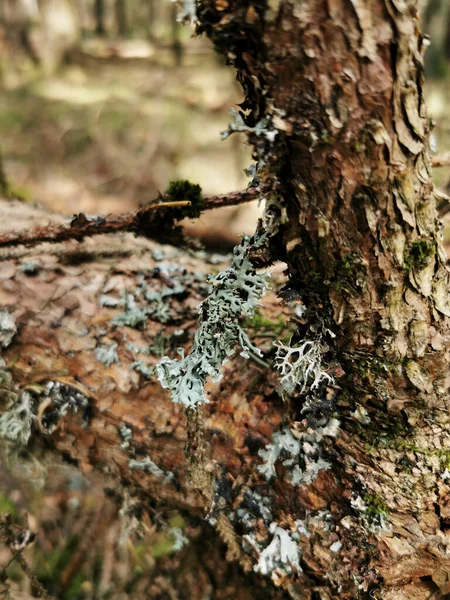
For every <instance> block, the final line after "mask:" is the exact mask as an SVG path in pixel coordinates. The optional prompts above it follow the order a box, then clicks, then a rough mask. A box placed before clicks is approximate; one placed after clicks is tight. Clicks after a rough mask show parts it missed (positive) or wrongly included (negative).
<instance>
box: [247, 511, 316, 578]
mask: <svg viewBox="0 0 450 600" xmlns="http://www.w3.org/2000/svg"><path fill="white" fill-rule="evenodd" d="M295 526H296V529H297V531H296V532H291V531H286V529H283V528H282V527H280V526H279V524H278V523H275V522H274V523H271V524H270V526H269V531H270V533H271V534H272V540H271V542H270V544H269V545H268V546H266V548H264V549H263V550H262V551H261V552H260V554H259V559H258V562H257V564H256V565H255V566H254V567H253V570H254V571H255V572H256V573H261V575H265V576H270V575H272V574H273V573H274V572H275V571H279V570H281V571H282V572H284V573H286V574H291V573H292V572H293V571H296V572H297V573H300V572H301V571H302V568H301V566H300V562H299V561H300V547H299V544H298V539H299V534H303V535H306V536H307V537H309V534H308V532H307V531H306V529H305V527H304V526H303V523H302V522H301V521H296V522H295ZM246 537H247V539H248V536H246ZM253 545H254V543H253Z"/></svg>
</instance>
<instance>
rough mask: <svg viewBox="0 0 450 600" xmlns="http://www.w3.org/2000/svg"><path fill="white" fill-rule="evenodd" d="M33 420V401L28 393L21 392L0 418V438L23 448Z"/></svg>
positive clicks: (28, 436) (34, 417)
mask: <svg viewBox="0 0 450 600" xmlns="http://www.w3.org/2000/svg"><path fill="white" fill-rule="evenodd" d="M35 419H36V416H35V414H34V403H33V399H32V397H31V395H30V394H29V393H28V392H22V393H21V394H20V395H19V396H18V398H17V399H14V400H11V401H10V402H9V403H8V405H7V406H6V410H5V412H4V413H2V415H1V416H0V438H2V439H6V440H9V441H11V442H17V443H18V444H21V445H24V446H25V445H26V444H27V443H28V440H29V438H30V435H31V427H32V425H33V423H34V421H35Z"/></svg>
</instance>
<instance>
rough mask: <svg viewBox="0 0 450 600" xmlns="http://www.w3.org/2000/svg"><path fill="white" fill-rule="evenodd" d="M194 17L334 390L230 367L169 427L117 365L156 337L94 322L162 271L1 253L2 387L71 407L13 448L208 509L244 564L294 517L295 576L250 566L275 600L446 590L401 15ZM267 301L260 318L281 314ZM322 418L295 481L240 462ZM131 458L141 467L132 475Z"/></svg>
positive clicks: (112, 258) (150, 331)
mask: <svg viewBox="0 0 450 600" xmlns="http://www.w3.org/2000/svg"><path fill="white" fill-rule="evenodd" d="M198 15H199V19H200V25H199V28H200V30H202V31H204V32H206V33H207V34H208V35H209V36H210V37H211V38H212V40H213V42H214V44H215V46H216V48H217V49H218V50H219V51H221V52H223V53H224V54H226V55H227V57H228V59H229V60H230V61H231V62H233V63H234V65H235V67H236V68H237V73H238V78H239V80H240V81H241V83H242V85H243V87H244V90H245V92H246V100H245V102H244V105H243V109H244V110H245V114H244V118H245V121H246V125H247V127H248V128H249V133H248V137H249V140H250V142H251V143H252V144H253V145H254V148H255V157H256V159H257V161H258V162H259V170H258V175H259V179H260V187H261V193H262V195H264V196H265V197H266V199H267V200H268V201H269V205H270V206H271V208H270V210H271V211H272V214H274V215H275V220H276V221H277V225H278V229H277V227H275V228H274V227H272V228H271V232H272V238H271V245H272V251H273V252H274V253H276V254H277V255H278V257H279V258H281V259H284V260H285V261H286V262H287V264H288V267H289V282H288V285H287V289H286V290H285V291H284V296H285V297H286V298H290V299H295V298H299V297H301V299H302V302H303V303H304V304H305V306H306V313H305V314H304V315H303V317H302V318H301V319H300V320H297V321H296V323H297V327H298V330H297V332H296V336H295V337H294V342H292V343H295V340H296V339H297V340H302V339H304V338H306V339H310V338H311V336H312V335H314V336H315V338H316V339H318V338H320V343H321V348H322V351H323V356H322V360H323V364H324V365H325V367H327V369H328V371H329V372H330V373H332V374H333V375H334V376H335V383H334V384H330V385H327V386H322V387H321V388H320V389H319V391H318V392H317V391H316V392H314V391H313V390H307V391H306V393H299V392H298V391H297V394H295V397H294V398H291V399H288V400H287V401H286V402H285V403H283V402H281V400H280V399H279V397H278V395H277V394H276V393H275V392H274V386H275V384H276V381H275V380H276V379H277V377H276V376H275V375H274V374H273V370H272V369H261V367H260V366H259V365H257V364H255V363H253V362H252V361H244V360H243V359H242V358H238V359H234V360H233V361H231V362H230V363H228V365H227V366H226V367H225V369H224V379H223V380H222V382H221V383H220V384H217V385H215V386H211V387H210V404H208V405H206V406H204V407H203V408H202V409H201V410H200V411H199V412H198V413H188V414H187V415H185V414H184V411H183V410H182V408H181V407H180V406H179V405H173V404H172V403H171V402H170V400H169V399H168V398H167V396H166V394H164V393H163V392H162V390H161V388H160V386H159V384H158V383H157V382H156V381H154V380H153V379H151V378H150V379H146V378H144V376H143V375H139V374H138V373H137V372H136V371H135V370H133V369H130V368H129V367H130V365H131V364H132V363H133V362H134V361H135V360H136V356H135V352H134V351H133V350H130V347H129V346H128V345H127V344H128V343H129V342H133V343H134V344H137V345H143V344H144V343H145V344H148V343H151V344H152V345H154V344H155V336H156V335H157V333H158V332H159V331H160V330H161V328H162V326H161V324H159V323H156V322H154V321H151V320H150V319H149V320H147V321H146V322H145V325H144V326H143V328H142V330H139V329H136V328H132V327H115V326H114V325H113V324H112V323H111V319H112V318H114V316H117V314H118V313H120V311H121V310H122V309H120V308H108V307H103V308H101V309H99V296H100V294H102V293H113V294H116V295H117V294H118V293H119V292H120V291H125V290H128V291H129V290H134V289H136V286H138V285H139V282H140V281H141V280H142V277H144V279H145V281H146V282H147V283H148V284H150V283H151V285H152V286H156V288H157V289H158V287H159V286H161V285H163V283H162V282H161V277H162V279H163V280H164V278H167V277H169V279H170V278H172V277H173V279H176V277H178V275H170V272H169V275H167V274H164V270H163V272H162V276H161V272H160V273H159V274H157V273H158V272H157V271H154V270H153V267H154V262H153V261H152V259H151V252H152V248H154V246H153V245H152V244H151V243H150V242H148V241H144V240H139V239H138V240H134V239H131V238H128V237H121V238H116V237H107V238H102V241H100V238H97V239H93V240H86V241H84V242H83V243H82V244H80V245H77V246H74V245H70V243H68V244H62V245H60V246H59V247H58V248H57V251H56V253H55V252H54V251H52V253H49V251H48V249H46V248H43V249H42V250H40V251H37V250H27V251H24V252H26V253H27V254H26V257H25V256H24V253H23V252H22V253H21V252H20V251H18V250H14V251H12V250H11V251H9V252H10V255H9V257H7V256H6V254H5V253H6V251H5V250H3V251H2V252H3V253H4V254H3V257H4V260H3V262H2V264H1V266H0V278H1V283H2V285H1V288H0V294H1V295H0V301H1V303H2V304H3V305H6V306H7V307H8V308H9V309H10V310H12V311H13V313H14V316H15V318H16V321H17V323H18V333H17V335H16V337H15V338H14V341H13V344H12V345H11V346H10V347H9V348H8V349H7V351H6V352H5V359H6V360H7V361H11V363H12V365H13V368H12V374H13V378H14V381H15V384H16V385H17V386H19V387H24V386H26V385H28V386H29V385H30V383H39V382H44V383H45V382H48V381H60V382H62V384H63V386H66V387H65V388H64V390H65V391H66V393H67V388H69V389H72V388H78V390H79V392H80V393H81V397H83V398H84V399H85V400H86V402H85V404H87V406H88V407H89V410H84V413H83V411H81V412H82V414H81V415H80V414H78V416H74V415H73V414H72V413H71V412H69V413H68V414H67V415H66V416H61V415H58V414H56V415H54V416H53V421H54V422H53V421H52V419H51V418H50V417H51V414H50V413H51V412H52V411H53V412H56V413H57V412H58V411H57V410H55V403H56V400H55V399H54V398H52V396H51V393H50V392H48V393H47V396H49V398H47V399H43V395H44V397H45V394H43V392H42V391H41V388H35V391H34V393H35V394H36V398H37V399H36V402H37V403H38V404H39V406H40V410H39V409H38V415H39V418H38V424H39V425H40V433H39V432H37V433H36V434H35V435H34V438H33V439H34V440H35V441H38V440H40V439H45V440H47V443H50V442H51V444H52V445H53V447H54V448H55V449H56V450H58V451H59V452H63V453H65V454H66V455H68V456H70V457H71V458H72V459H73V460H76V461H77V462H78V464H79V465H80V468H83V469H85V470H89V469H91V468H93V467H96V468H100V469H102V470H104V471H105V472H107V473H109V474H110V475H112V476H113V477H115V478H116V479H118V480H120V481H121V482H122V483H123V485H124V486H132V487H131V489H132V491H133V493H135V494H137V495H139V496H141V497H142V498H143V500H144V503H147V504H149V505H151V506H158V507H159V508H160V509H164V508H173V507H176V508H178V509H180V510H182V511H184V512H185V514H186V515H190V517H191V518H193V519H202V518H204V517H206V516H207V521H208V522H209V523H210V524H211V526H212V527H214V529H215V531H216V534H217V536H218V538H220V539H222V540H223V541H224V542H225V544H226V547H227V558H228V559H230V560H231V559H232V560H236V561H238V562H239V564H240V565H241V567H242V569H243V570H244V571H250V570H251V569H252V568H253V567H254V565H255V564H256V563H257V562H258V560H259V559H260V552H261V548H266V547H267V546H268V545H269V543H270V542H271V540H272V539H273V538H274V537H275V536H274V533H273V531H274V530H273V529H270V527H271V526H272V525H274V524H275V525H276V526H277V527H280V528H281V529H283V530H284V531H286V532H290V533H292V532H294V533H295V532H296V530H298V529H299V525H298V523H299V522H301V523H302V524H303V525H302V526H303V527H304V528H305V530H306V534H301V535H298V536H297V538H296V540H297V545H298V548H299V565H300V567H301V570H300V569H299V568H298V569H297V568H294V569H293V570H291V569H289V568H287V567H288V566H289V565H287V567H286V568H282V567H278V568H277V569H274V570H273V571H272V572H271V573H269V575H270V578H271V580H272V582H273V583H274V584H275V586H277V587H279V588H281V589H283V590H286V592H287V593H288V594H289V595H290V596H291V597H293V598H301V599H308V600H313V599H316V598H324V599H325V598H342V599H345V598H349V599H350V598H366V597H367V598H369V597H372V598H377V597H378V598H383V599H387V600H394V599H403V598H404V599H426V598H430V599H431V598H440V597H444V595H445V594H447V593H448V592H449V584H448V580H450V551H449V550H448V548H449V542H448V522H449V519H450V513H449V512H448V505H449V495H450V487H449V485H448V480H449V478H450V475H449V476H447V473H448V471H447V470H446V469H447V466H448V461H449V459H450V454H449V448H450V437H449V435H448V416H447V415H448V408H449V406H448V390H449V387H450V382H449V380H448V377H449V376H448V371H449V369H448V317H449V316H450V304H449V297H448V271H447V267H446V263H445V257H444V254H443V251H442V247H441V241H440V224H439V222H438V219H437V214H436V207H435V196H434V192H433V185H432V181H431V176H430V166H429V157H428V153H427V135H428V129H429V127H428V121H427V118H426V113H425V107H424V103H423V99H422V54H423V46H424V43H423V40H422V37H421V35H420V32H419V31H418V29H417V22H416V17H415V2H414V1H413V0H402V1H399V0H395V1H394V0H366V1H365V2H356V1H355V0H352V1H350V0H326V1H325V0H303V1H302V2H299V1H297V2H288V1H283V0H277V1H275V0H272V1H271V2H267V3H266V2H256V1H255V2H248V1H244V0H229V1H224V2H222V1H219V0H203V1H202V2H201V3H200V6H199V10H198ZM8 210H12V212H13V214H17V210H16V209H15V208H14V207H12V208H9V209H8ZM30 210H32V209H30ZM5 211H6V208H5ZM21 212H23V211H21ZM285 213H286V214H287V216H288V217H289V218H288V220H287V219H285V218H283V214H285ZM21 216H22V215H21ZM35 217H36V215H34V218H35ZM5 221H6V219H5ZM31 258H32V260H33V261H35V262H38V263H39V265H41V266H40V267H39V269H37V270H34V271H33V269H31V274H27V273H26V272H23V270H20V265H21V264H22V263H23V262H24V261H25V260H26V262H30V259H31ZM170 260H171V262H176V263H177V264H180V265H183V266H185V267H186V268H187V269H188V271H189V272H194V271H196V270H203V271H205V270H207V269H210V268H211V266H210V265H209V266H208V265H204V264H200V263H199V262H198V261H195V260H194V259H192V258H189V257H187V256H185V255H178V256H176V257H174V258H172V259H170ZM166 269H167V267H166ZM26 270H27V269H25V271H26ZM28 271H29V272H30V268H29V267H28ZM183 281H184V282H185V287H186V293H185V296H184V298H182V301H179V299H174V300H172V301H171V304H170V315H169V316H170V320H169V322H168V323H167V324H165V325H164V333H165V335H166V336H167V338H168V340H167V342H166V343H167V344H168V345H169V346H170V343H172V347H173V348H175V347H176V346H177V345H180V343H179V341H177V339H181V340H182V342H183V344H185V345H186V347H188V345H189V341H190V338H189V335H187V334H186V335H185V337H186V338H187V339H186V340H185V338H184V337H183V336H182V337H181V338H179V332H178V333H176V332H177V330H178V331H179V330H180V329H183V330H184V331H185V332H186V331H187V332H192V331H193V330H194V329H195V326H196V323H195V318H196V317H195V307H196V305H197V303H198V302H199V300H200V299H201V296H202V293H203V291H202V287H201V286H199V285H198V283H195V277H188V278H187V279H185V280H183ZM268 303H269V307H268V308H266V310H267V311H268V314H269V315H270V314H271V313H273V312H274V311H275V313H276V311H281V310H282V309H281V308H280V306H279V304H278V305H276V301H275V299H273V298H269V299H268ZM271 304H272V308H271ZM274 305H275V308H274ZM276 306H278V307H277V308H276ZM190 309H191V310H192V312H190ZM112 343H117V354H118V356H117V360H118V361H119V362H112V363H111V365H110V366H109V367H108V368H105V367H104V366H103V365H101V364H100V362H99V361H98V360H96V357H97V358H98V354H97V355H96V353H95V350H96V349H97V348H98V347H99V346H101V347H105V346H109V345H110V344H112ZM166 351H167V349H166ZM146 360H147V362H148V363H149V364H150V363H151V362H152V361H153V362H155V361H156V357H153V358H152V357H150V358H148V359H146ZM52 403H53V404H52ZM311 406H312V407H313V408H314V410H313V411H312V409H311ZM302 411H303V412H302ZM305 411H306V412H305ZM329 417H333V418H335V419H338V420H339V423H340V427H339V434H338V436H337V438H336V439H334V438H333V437H331V436H329V437H326V436H325V437H324V439H323V440H322V441H321V452H322V453H323V454H322V455H323V457H324V458H325V459H326V460H327V461H328V462H329V463H330V464H331V468H330V469H328V470H325V469H324V470H322V471H320V472H319V473H318V475H317V477H316V478H315V479H313V481H311V482H310V483H301V484H300V485H294V484H293V483H292V482H291V480H290V479H289V477H288V476H287V473H288V471H289V465H288V464H287V463H285V464H284V465H283V464H282V462H281V461H279V463H277V476H276V477H275V478H274V479H272V480H271V481H270V482H267V481H266V480H265V479H264V478H263V477H262V475H261V473H260V472H259V471H258V470H257V468H256V467H257V466H258V465H260V464H261V458H260V457H259V456H258V450H260V449H262V448H263V447H264V445H265V444H267V443H269V442H270V441H271V440H272V438H273V435H274V433H276V432H279V431H280V430H282V429H283V428H287V427H288V428H289V429H290V430H291V431H293V432H294V433H295V434H296V435H297V436H298V437H301V436H302V435H306V434H307V435H309V436H310V437H311V436H312V438H313V437H314V435H315V434H317V427H318V426H317V422H318V421H319V420H320V418H329ZM121 424H125V425H126V426H127V427H128V428H129V429H130V430H131V433H132V438H131V441H130V443H129V444H127V442H126V441H125V442H124V440H123V432H122V438H121V434H120V429H119V428H120V426H121ZM53 427H55V429H54V430H53ZM315 428H316V429H315ZM305 432H306V433H305ZM303 439H304V438H303ZM308 443H309V442H308ZM185 446H186V447H187V451H186V453H185ZM304 446H305V443H304ZM305 452H306V451H305ZM148 457H150V459H151V461H153V463H154V464H155V465H156V466H157V467H158V468H159V469H160V471H159V472H158V471H157V470H155V468H154V467H149V468H148V470H149V471H152V472H153V474H151V473H149V472H145V471H143V470H136V463H133V462H131V463H130V460H131V461H133V460H138V461H142V460H145V459H146V458H148ZM147 464H148V463H147ZM130 465H131V466H133V465H134V467H135V468H134V469H133V468H131V467H130ZM141 466H142V465H141ZM255 498H257V500H255ZM263 502H265V503H266V504H267V506H269V507H270V518H268V517H267V516H266V517H264V511H263V510H262V508H261V507H262V506H263ZM258 503H259V508H257V507H255V506H254V505H255V504H258ZM250 515H253V517H250ZM246 516H247V517H249V518H248V519H247V520H246V519H245V517H246ZM272 519H273V520H272ZM271 521H272V522H271ZM204 527H205V528H207V527H208V526H207V525H204ZM299 531H300V530H299ZM249 540H250V542H251V541H252V540H253V546H252V544H251V543H250V542H249ZM285 566H286V565H285ZM292 571H293V572H292ZM267 581H268V579H263V578H262V577H261V578H259V579H258V580H255V581H254V584H253V585H255V586H260V587H258V588H257V591H256V593H255V594H254V597H264V594H266V593H268V594H270V591H264V589H265V588H264V587H263V586H264V585H267ZM255 589H256V588H255ZM274 589H275V588H274ZM274 593H275V592H274ZM181 597H183V596H181Z"/></svg>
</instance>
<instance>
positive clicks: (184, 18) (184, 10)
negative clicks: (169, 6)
mask: <svg viewBox="0 0 450 600" xmlns="http://www.w3.org/2000/svg"><path fill="white" fill-rule="evenodd" d="M172 2H177V3H178V4H179V5H180V10H179V13H178V15H177V21H179V22H180V23H191V24H193V23H195V22H196V21H197V0H172Z"/></svg>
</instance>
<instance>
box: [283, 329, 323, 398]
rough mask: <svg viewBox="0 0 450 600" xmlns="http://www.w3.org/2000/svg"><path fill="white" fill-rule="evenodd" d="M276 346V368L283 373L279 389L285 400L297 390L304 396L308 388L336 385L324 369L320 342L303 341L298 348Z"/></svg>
mask: <svg viewBox="0 0 450 600" xmlns="http://www.w3.org/2000/svg"><path fill="white" fill-rule="evenodd" d="M275 346H276V347H277V353H276V356H275V367H276V368H277V369H278V370H279V371H280V373H281V378H280V382H279V385H278V389H279V391H280V393H281V396H282V397H283V398H284V399H286V398H287V397H289V396H292V394H293V393H294V392H295V391H296V390H298V391H299V393H300V394H303V393H304V392H305V390H306V388H307V387H309V389H310V390H315V389H317V388H318V387H319V386H321V385H323V384H332V383H334V380H333V378H332V377H331V376H330V375H328V373H326V372H325V371H324V370H323V369H322V346H321V343H320V340H303V341H302V342H300V343H299V344H298V345H296V346H291V345H290V343H289V345H285V344H282V343H281V342H275Z"/></svg>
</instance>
